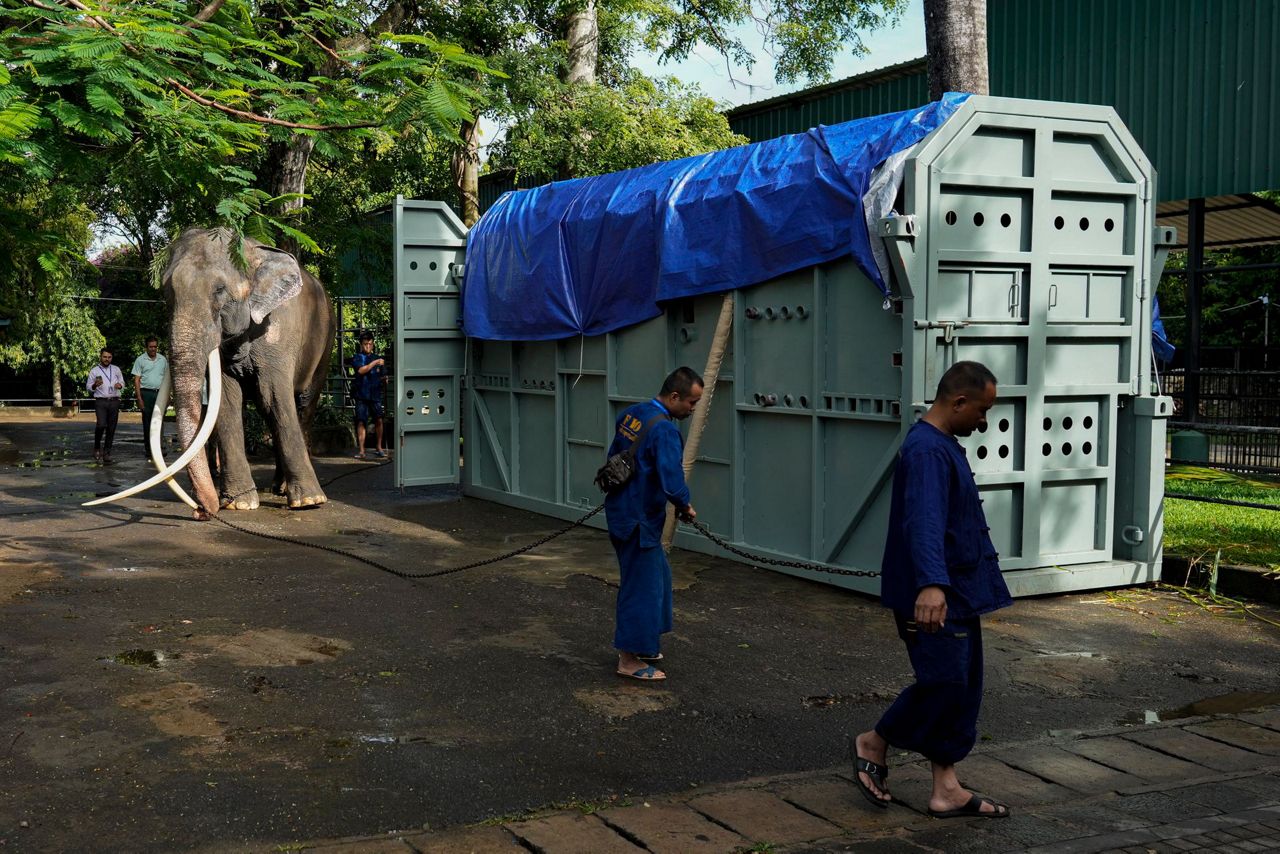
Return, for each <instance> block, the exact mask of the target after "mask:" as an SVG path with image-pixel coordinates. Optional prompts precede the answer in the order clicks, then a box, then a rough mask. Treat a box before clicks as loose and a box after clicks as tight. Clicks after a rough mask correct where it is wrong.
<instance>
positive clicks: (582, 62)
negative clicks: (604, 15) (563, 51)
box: [564, 0, 600, 86]
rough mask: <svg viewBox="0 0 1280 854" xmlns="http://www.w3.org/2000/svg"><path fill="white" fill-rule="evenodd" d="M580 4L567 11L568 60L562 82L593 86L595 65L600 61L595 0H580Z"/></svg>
mask: <svg viewBox="0 0 1280 854" xmlns="http://www.w3.org/2000/svg"><path fill="white" fill-rule="evenodd" d="M581 4H582V5H581V6H580V7H579V8H578V9H575V10H574V11H573V12H570V13H569V26H568V31H567V34H566V35H567V41H568V43H569V60H568V66H567V68H566V70H565V77H564V82H565V83H569V84H574V83H583V84H586V85H587V86H594V85H595V82H596V66H597V65H598V64H599V61H600V25H599V22H598V21H597V19H596V0H581Z"/></svg>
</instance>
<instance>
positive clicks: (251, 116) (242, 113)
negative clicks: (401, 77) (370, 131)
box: [27, 0, 381, 131]
mask: <svg viewBox="0 0 1280 854" xmlns="http://www.w3.org/2000/svg"><path fill="white" fill-rule="evenodd" d="M224 1H225V0H213V2H211V3H210V4H209V5H208V6H206V7H204V8H203V9H201V10H200V13H199V14H198V15H197V16H196V17H197V18H200V15H205V14H206V13H207V15H208V17H206V18H204V19H202V20H201V23H204V21H207V20H208V19H209V18H211V17H213V15H214V14H216V13H217V11H218V8H219V7H220V6H222V4H223V2H224ZM27 2H28V3H30V4H31V5H32V6H36V7H39V8H41V9H45V10H47V11H50V12H52V11H54V10H53V9H50V8H49V7H48V6H45V5H44V4H43V3H41V2H40V0H27ZM65 2H66V4H67V5H68V6H71V7H72V8H73V9H78V10H80V11H81V12H88V11H89V7H88V6H86V5H84V3H82V2H80V0H65ZM85 17H86V20H88V21H89V22H91V23H92V24H93V25H94V26H97V27H100V28H102V29H104V30H106V31H108V32H112V33H114V32H115V31H116V29H115V27H113V26H111V25H110V24H109V23H107V22H106V21H104V20H102V19H101V18H99V17H97V16H96V15H86V16H85ZM321 47H323V45H321ZM338 58H339V59H340V57H338ZM164 82H165V83H168V84H169V85H170V86H172V87H173V88H174V89H177V90H178V91H179V92H180V93H181V94H182V95H184V96H185V97H187V98H190V99H191V100H192V101H195V102H196V103H197V104H200V105H201V106H203V107H210V108H212V109H215V110H219V111H220V112H223V113H226V114H227V115H229V116H236V117H237V118H241V119H247V120H248V121H251V122H257V123H258V124H263V125H275V126H277V127H284V128H293V129H294V130H314V131H329V130H360V129H362V128H374V127H379V126H380V125H381V122H360V123H358V124H346V125H310V124H304V123H302V122H290V121H285V120H284V119H274V118H272V117H271V116H263V115H259V114H258V113H251V112H249V111H247V110H237V109H235V108H234V107H229V106H227V105H226V104H219V103H218V102H217V101H215V100H213V99H212V98H206V97H204V96H203V95H199V94H197V93H196V92H194V91H192V90H191V88H189V87H187V86H184V85H182V84H181V83H179V82H178V81H177V80H174V79H173V78H172V77H166V78H165V79H164Z"/></svg>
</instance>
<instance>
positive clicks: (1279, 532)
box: [1164, 465, 1280, 567]
mask: <svg viewBox="0 0 1280 854" xmlns="http://www.w3.org/2000/svg"><path fill="white" fill-rule="evenodd" d="M1164 486H1165V491H1166V492H1179V493H1183V494H1185V495H1197V496H1204V497H1206V498H1225V499H1229V500H1231V501H1252V502H1256V503H1258V504H1271V505H1275V506H1276V507H1280V481H1277V480H1270V479H1262V478H1247V477H1241V476H1240V475H1234V474H1231V473H1229V472H1223V471H1217V470H1215V469H1208V468H1200V467H1198V466H1185V465H1179V466H1170V467H1169V468H1168V470H1167V471H1166V472H1165V479H1164ZM1164 547H1165V550H1166V551H1168V552H1170V553H1172V554H1177V555H1182V556H1183V557H1188V558H1199V557H1205V556H1207V559H1208V560H1210V561H1211V560H1212V559H1213V556H1214V555H1215V554H1217V551H1218V549H1222V562H1223V563H1230V564H1243V565H1247V566H1263V567H1276V566H1280V510H1259V509H1256V508H1252V507H1232V506H1230V505H1226V504H1205V503H1201V502H1198V501H1187V500H1185V499H1177V498H1167V499H1165V503H1164Z"/></svg>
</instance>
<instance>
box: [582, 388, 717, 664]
mask: <svg viewBox="0 0 1280 854" xmlns="http://www.w3.org/2000/svg"><path fill="white" fill-rule="evenodd" d="M701 399H702V377H700V376H698V375H697V374H696V373H694V371H693V369H691V368H677V369H676V370H675V371H673V372H672V373H671V375H670V376H668V377H667V379H666V381H665V382H663V384H662V390H661V391H660V392H658V396H657V397H655V398H654V399H653V400H647V401H645V402H644V403H637V404H635V405H634V406H630V407H628V408H627V409H626V410H625V411H624V412H623V413H622V415H620V416H619V417H618V423H617V427H616V429H615V431H614V437H613V443H612V444H611V445H610V446H609V456H613V455H614V454H620V453H622V452H623V451H626V450H627V449H628V448H630V447H631V445H632V444H633V443H634V442H635V441H636V439H637V438H638V437H640V447H639V449H638V450H637V451H636V455H635V461H636V470H635V474H633V475H632V476H631V479H630V480H628V481H627V482H626V483H625V484H623V486H622V487H620V488H619V489H617V490H615V491H613V492H611V493H609V497H608V498H606V499H605V502H604V513H605V518H606V519H607V520H608V523H609V540H610V541H611V542H612V543H613V548H614V550H615V551H616V552H617V553H618V565H619V567H620V568H621V580H620V582H619V584H618V607H617V622H616V629H615V631H614V634H613V646H614V648H615V649H617V650H618V675H619V676H626V677H629V678H631V679H640V680H642V681H646V682H657V681H660V680H662V679H666V678H667V675H666V674H665V673H663V672H662V671H661V670H659V669H658V668H656V667H654V666H653V665H652V664H650V663H649V662H651V661H658V660H661V658H662V652H661V651H660V648H659V643H660V640H661V637H662V635H663V633H665V632H669V631H671V615H672V601H671V564H669V563H667V555H666V552H665V551H664V550H663V548H662V527H663V525H664V524H665V522H666V519H667V504H668V503H670V504H673V505H675V508H676V511H677V513H678V514H679V515H680V518H682V519H684V520H686V521H691V520H692V519H693V518H694V517H696V516H697V513H696V512H694V509H693V505H692V504H690V503H689V487H688V486H687V485H686V484H685V482H684V468H683V466H682V464H681V458H682V456H683V452H684V440H683V438H681V436H680V428H679V427H677V426H676V425H675V423H674V421H672V419H679V420H683V419H685V418H688V417H689V414H690V413H692V412H693V410H694V407H696V406H697V405H698V401H699V400H701ZM646 425H647V426H648V431H647V432H645V433H644V435H643V437H641V436H640V434H641V432H642V431H644V429H645V427H646Z"/></svg>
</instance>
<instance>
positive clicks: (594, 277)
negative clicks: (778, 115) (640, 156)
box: [462, 93, 968, 341]
mask: <svg viewBox="0 0 1280 854" xmlns="http://www.w3.org/2000/svg"><path fill="white" fill-rule="evenodd" d="M967 97H968V96H967V95H963V94H954V93H948V94H947V95H945V96H944V97H943V99H942V100H941V101H936V102H934V103H932V104H929V105H927V106H924V107H921V108H919V109H914V110H905V111H903V112H900V113H890V114H888V115H883V116H874V117H872V118H867V119H859V120H857V121H852V122H844V123H842V124H838V125H830V126H825V127H824V126H820V127H817V128H815V129H813V130H810V131H808V132H807V133H802V134H795V135H792V136H784V137H780V138H778V139H772V140H768V141H766V142H758V143H754V144H752V145H744V146H740V147H738V148H731V149H727V150H724V151H716V152H713V153H711V154H704V155H699V156H697V157H686V158H684V159H682V160H673V161H670V162H667V163H656V164H654V165H652V166H644V167H641V168H639V169H629V170H627V171H625V172H615V173H612V174H609V175H599V176H597V177H593V178H578V179H575V180H572V181H559V182H556V183H554V184H548V185H546V186H544V187H538V188H536V189H533V190H525V191H521V192H514V193H507V194H506V195H504V196H503V197H502V198H500V199H499V200H498V202H497V204H495V205H494V206H493V207H492V208H490V209H489V211H488V212H487V213H485V215H484V216H483V217H481V219H480V221H479V222H478V223H476V225H475V227H474V228H472V229H471V233H470V235H469V236H468V238H467V268H466V278H465V281H464V284H463V291H462V327H463V331H464V332H466V334H467V335H469V336H472V337H474V338H486V339H496V340H507V341H541V340H550V339H556V338H567V337H571V336H577V335H601V334H603V333H605V332H612V331H613V330H615V329H621V328H623V327H625V326H631V325H632V324H635V323H640V322H641V321H644V320H648V319H649V318H651V317H655V316H657V315H658V314H661V312H662V309H661V307H660V306H659V303H660V302H662V301H664V300H670V299H677V298H680V297H689V296H695V295H697V294H707V293H716V292H720V291H727V290H732V289H734V288H741V287H746V286H748V285H754V284H758V283H760V282H765V281H768V280H769V279H772V278H774V277H776V276H780V275H782V274H784V273H789V272H792V271H794V270H799V269H802V268H804V267H809V266H812V265H814V264H820V263H823V262H826V261H832V260H835V259H837V258H841V257H844V256H846V255H849V254H851V253H852V255H853V259H854V261H855V262H856V263H857V264H858V266H859V267H860V268H861V269H862V271H863V272H864V273H865V274H866V275H867V277H868V278H870V279H871V281H872V282H874V283H875V284H876V285H877V286H878V287H879V288H880V289H881V290H882V291H885V292H886V293H887V290H888V289H887V287H886V285H885V282H884V280H883V278H882V276H881V274H880V270H879V269H878V268H877V266H876V263H875V260H874V258H873V257H872V254H871V246H870V236H869V235H868V234H867V226H866V221H865V218H864V216H863V211H862V197H863V195H864V194H865V193H866V191H867V185H868V182H869V181H870V179H871V175H872V172H873V171H874V170H875V168H876V167H877V166H878V165H879V164H880V163H882V162H883V161H884V160H885V159H886V158H887V157H889V156H890V155H892V154H894V153H895V152H898V151H901V150H903V149H906V148H909V147H910V146H912V145H915V144H916V143H917V142H919V141H920V140H921V139H924V137H925V136H927V135H928V134H929V133H930V132H931V131H932V130H934V129H935V128H937V127H938V126H940V125H941V124H942V123H943V122H945V121H946V120H947V118H948V117H950V116H951V114H952V113H953V112H955V110H956V108H957V107H959V106H960V104H962V103H963V102H964V100H965V99H966V98H967Z"/></svg>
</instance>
